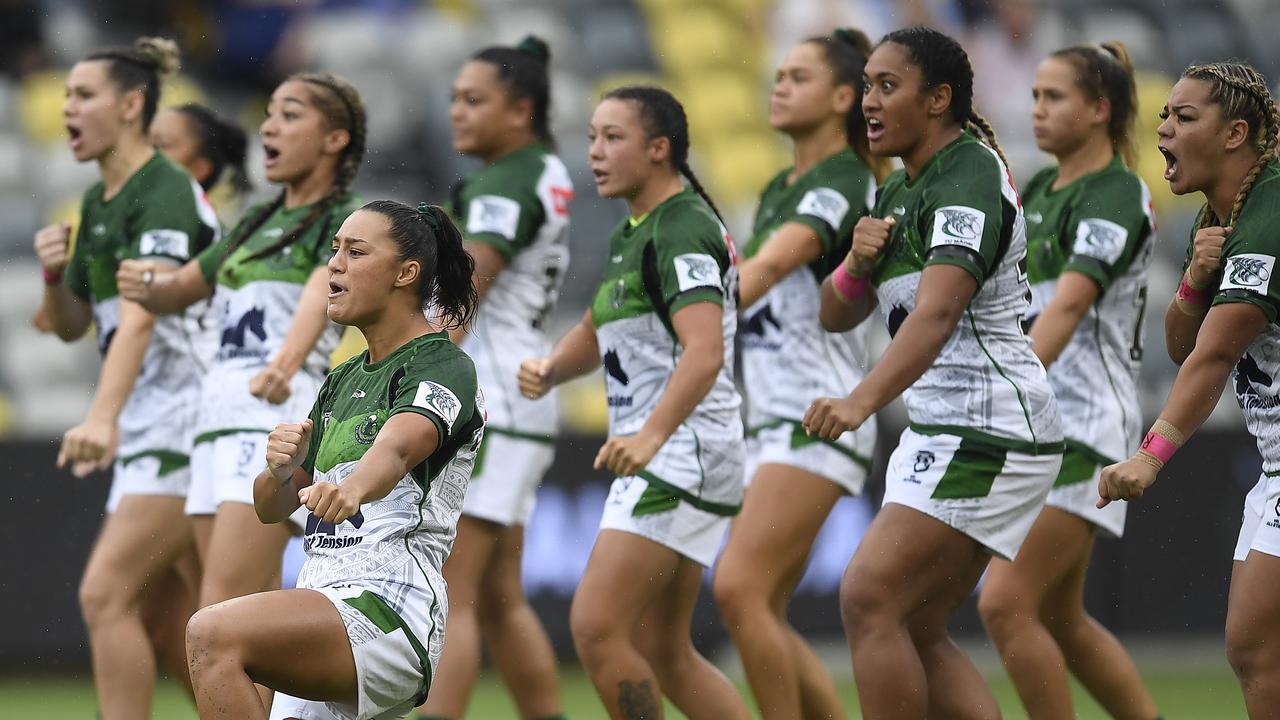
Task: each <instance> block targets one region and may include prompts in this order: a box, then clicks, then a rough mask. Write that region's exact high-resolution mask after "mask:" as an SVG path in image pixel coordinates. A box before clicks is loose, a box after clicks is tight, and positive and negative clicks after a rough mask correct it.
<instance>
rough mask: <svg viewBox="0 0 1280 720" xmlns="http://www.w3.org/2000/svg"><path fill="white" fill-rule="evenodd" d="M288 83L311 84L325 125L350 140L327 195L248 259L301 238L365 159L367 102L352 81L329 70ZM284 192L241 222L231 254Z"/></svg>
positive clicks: (338, 196) (337, 197)
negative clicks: (269, 243)
mask: <svg viewBox="0 0 1280 720" xmlns="http://www.w3.org/2000/svg"><path fill="white" fill-rule="evenodd" d="M285 82H301V83H306V84H307V85H310V86H311V87H312V89H313V92H312V93H311V102H312V103H314V104H315V106H316V108H317V109H318V110H319V111H320V113H321V114H322V115H323V116H324V120H325V124H326V125H328V126H329V129H331V130H332V129H337V128H341V129H344V130H346V131H347V132H348V133H350V135H351V139H350V141H348V142H347V146H346V147H345V148H343V149H342V154H341V155H340V156H339V159H338V171H337V174H336V175H335V176H334V178H333V185H331V186H330V187H329V192H327V193H325V195H324V197H323V198H321V199H320V201H319V202H317V203H316V204H315V205H314V206H313V207H312V208H311V210H310V211H308V212H307V214H306V215H304V216H303V218H302V219H301V220H299V221H298V224H297V225H294V226H293V229H292V230H290V231H289V232H287V233H285V234H284V236H283V237H281V238H280V240H279V241H277V242H276V243H275V244H274V245H271V246H270V247H266V248H263V249H262V250H259V251H258V252H256V253H254V254H253V255H250V256H249V257H248V258H247V259H248V260H257V259H260V258H264V257H269V256H271V255H274V254H275V253H277V252H279V251H281V250H283V249H284V248H286V247H288V246H290V245H292V244H293V243H294V242H296V241H297V240H298V238H300V237H302V234H303V233H305V232H306V231H307V229H308V228H310V227H311V226H312V225H313V224H314V223H315V222H316V220H319V219H320V218H321V217H322V216H324V215H325V214H326V213H328V212H329V211H330V210H331V209H333V206H334V205H336V204H337V203H338V200H340V199H341V198H342V196H343V195H344V194H346V192H347V191H348V190H350V189H351V183H352V182H353V181H355V179H356V174H357V173H359V172H360V162H361V161H362V160H363V159H364V146H365V137H366V133H367V131H368V126H367V122H366V118H365V110H364V101H363V100H361V99H360V93H359V92H358V91H356V89H355V87H354V86H352V85H351V83H349V82H347V81H346V80H344V79H343V78H340V77H338V76H337V75H331V74H329V73H297V74H295V75H291V76H289V77H288V78H287V79H286V80H285ZM284 195H285V193H284V191H283V190H282V191H280V194H279V195H277V196H276V199H275V200H274V201H273V202H271V203H270V204H268V205H264V206H263V207H262V208H261V209H260V210H259V211H258V213H257V214H256V215H254V216H253V217H252V218H249V219H246V220H245V221H244V222H243V223H241V225H240V227H241V228H243V229H242V230H241V231H240V232H239V233H238V234H237V235H236V236H235V237H233V238H231V241H230V242H228V243H227V256H228V257H229V256H230V255H231V253H232V252H235V249H236V248H237V247H239V246H240V244H241V243H243V242H244V241H245V240H247V239H248V238H249V236H251V235H253V233H254V232H256V231H257V229H258V228H260V227H262V224H263V223H265V222H266V221H267V218H269V217H271V215H272V214H273V213H275V211H276V210H278V209H279V208H280V207H281V206H282V205H284Z"/></svg>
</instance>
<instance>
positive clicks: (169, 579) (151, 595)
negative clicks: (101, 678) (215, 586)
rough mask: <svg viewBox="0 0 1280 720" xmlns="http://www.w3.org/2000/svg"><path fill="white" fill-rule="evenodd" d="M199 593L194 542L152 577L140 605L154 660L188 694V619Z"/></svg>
mask: <svg viewBox="0 0 1280 720" xmlns="http://www.w3.org/2000/svg"><path fill="white" fill-rule="evenodd" d="M199 593H200V561H199V559H198V558H197V557H196V549H195V547H194V545H193V546H192V547H191V548H190V549H188V550H187V552H185V553H183V555H182V557H181V558H179V559H178V561H177V562H176V563H175V564H174V566H173V567H171V568H169V569H167V570H163V571H161V572H160V573H159V574H157V575H156V576H155V577H153V579H152V582H151V587H149V588H147V593H146V595H145V596H144V598H143V604H142V623H143V627H145V628H146V629H147V635H148V637H149V638H150V640H151V646H152V647H153V648H155V653H156V659H157V660H158V661H159V662H160V664H161V666H162V667H163V668H164V671H165V673H166V674H168V675H169V677H171V678H173V679H174V680H176V681H178V682H179V683H181V684H182V686H183V688H184V689H185V690H186V691H187V694H191V676H190V674H189V673H188V672H187V639H186V636H187V621H188V620H190V619H191V615H192V613H194V612H195V611H196V598H197V597H198V595H199ZM192 697H193V698H194V696H192Z"/></svg>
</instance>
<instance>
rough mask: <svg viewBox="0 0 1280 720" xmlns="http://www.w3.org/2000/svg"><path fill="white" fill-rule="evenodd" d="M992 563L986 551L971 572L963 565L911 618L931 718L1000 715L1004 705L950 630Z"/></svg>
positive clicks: (995, 718)
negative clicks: (924, 679)
mask: <svg viewBox="0 0 1280 720" xmlns="http://www.w3.org/2000/svg"><path fill="white" fill-rule="evenodd" d="M986 565H987V562H986V553H985V552H984V553H982V554H980V555H979V556H977V557H976V558H975V559H974V561H973V562H972V563H971V564H970V566H969V569H968V574H967V575H965V574H964V572H963V570H962V569H960V568H957V571H958V572H957V574H956V575H955V577H954V581H953V582H951V583H950V584H949V585H947V587H946V588H945V589H944V590H943V591H942V592H940V593H939V594H938V595H937V596H935V597H934V598H932V599H930V600H929V601H928V602H926V603H925V604H924V607H922V608H920V609H919V610H917V611H916V612H915V614H914V615H912V616H911V618H910V619H909V620H908V621H907V622H908V627H909V629H910V632H911V642H912V643H914V644H915V646H916V650H917V651H918V652H919V653H920V662H921V663H922V664H923V665H924V674H925V678H927V680H928V683H929V717H931V718H949V719H951V720H958V719H960V718H971V719H973V720H999V718H1000V706H999V704H998V703H997V702H996V698H995V695H993V694H992V693H991V688H990V687H988V686H987V682H986V680H984V679H983V677H982V673H980V672H978V668H977V667H976V666H975V665H974V664H973V661H972V660H970V659H969V657H968V656H967V655H965V654H964V652H963V651H962V650H960V648H959V646H957V645H956V644H955V642H954V641H953V640H952V639H951V637H950V636H949V635H948V634H947V622H948V621H949V620H950V619H951V616H952V614H954V613H955V611H956V609H957V608H959V607H960V604H961V603H963V602H964V601H965V599H966V598H968V597H969V595H970V594H972V593H973V588H974V587H975V586H976V585H977V584H978V579H979V578H981V577H982V572H983V570H984V569H986Z"/></svg>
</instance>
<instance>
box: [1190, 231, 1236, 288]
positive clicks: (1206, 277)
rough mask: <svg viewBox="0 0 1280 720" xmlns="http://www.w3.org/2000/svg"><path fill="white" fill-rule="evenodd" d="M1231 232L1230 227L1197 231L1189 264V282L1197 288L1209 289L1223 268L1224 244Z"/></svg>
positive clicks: (1192, 242)
mask: <svg viewBox="0 0 1280 720" xmlns="http://www.w3.org/2000/svg"><path fill="white" fill-rule="evenodd" d="M1230 234H1231V228H1229V227H1207V228H1204V229H1202V230H1198V231H1196V237H1195V239H1194V240H1192V241H1191V264H1189V265H1187V282H1188V284H1190V285H1191V287H1193V288H1195V289H1196V290H1209V289H1211V287H1212V285H1213V279H1214V278H1215V277H1217V276H1218V272H1219V271H1220V270H1221V269H1222V244H1223V243H1224V242H1226V240H1227V236H1228V235H1230Z"/></svg>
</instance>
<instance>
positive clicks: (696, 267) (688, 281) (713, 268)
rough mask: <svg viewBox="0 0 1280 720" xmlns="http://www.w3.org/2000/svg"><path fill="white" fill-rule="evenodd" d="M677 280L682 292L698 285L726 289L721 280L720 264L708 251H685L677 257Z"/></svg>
mask: <svg viewBox="0 0 1280 720" xmlns="http://www.w3.org/2000/svg"><path fill="white" fill-rule="evenodd" d="M675 268H676V281H677V283H679V286H680V292H684V291H685V290H692V289H693V288H697V287H713V288H715V289H717V290H721V291H723V290H724V286H723V285H722V284H721V281H720V265H719V264H718V263H716V259H715V258H713V257H711V256H710V255H707V254H706V253H685V254H684V255H677V256H676V258H675Z"/></svg>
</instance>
